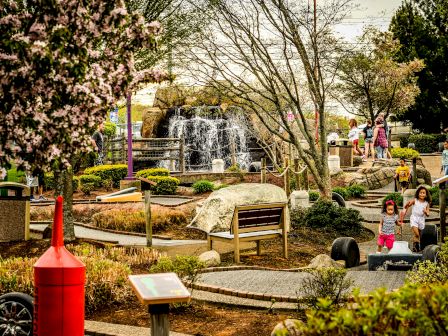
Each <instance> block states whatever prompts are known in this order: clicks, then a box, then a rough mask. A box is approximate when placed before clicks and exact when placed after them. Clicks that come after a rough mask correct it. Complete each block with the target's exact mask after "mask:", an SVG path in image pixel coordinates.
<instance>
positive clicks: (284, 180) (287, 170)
mask: <svg viewBox="0 0 448 336" xmlns="http://www.w3.org/2000/svg"><path fill="white" fill-rule="evenodd" d="M285 169H286V172H285V175H284V177H283V182H284V184H285V192H286V196H289V195H290V194H291V188H290V187H289V159H288V157H287V156H286V157H285Z"/></svg>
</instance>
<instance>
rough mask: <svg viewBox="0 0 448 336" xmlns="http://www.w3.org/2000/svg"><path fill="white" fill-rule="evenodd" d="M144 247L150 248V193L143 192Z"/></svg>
mask: <svg viewBox="0 0 448 336" xmlns="http://www.w3.org/2000/svg"><path fill="white" fill-rule="evenodd" d="M145 224H146V246H148V247H151V246H152V222H151V192H150V191H149V190H146V191H145Z"/></svg>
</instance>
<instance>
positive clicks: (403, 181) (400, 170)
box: [395, 158, 411, 194]
mask: <svg viewBox="0 0 448 336" xmlns="http://www.w3.org/2000/svg"><path fill="white" fill-rule="evenodd" d="M410 177H411V170H410V169H409V167H408V166H407V165H406V162H405V160H404V158H401V159H400V165H399V166H398V167H397V169H396V170H395V180H397V181H398V183H399V184H400V187H401V193H402V194H403V193H404V192H405V190H406V189H407V188H408V186H409V179H410Z"/></svg>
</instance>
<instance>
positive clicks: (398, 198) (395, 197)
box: [382, 192, 403, 207]
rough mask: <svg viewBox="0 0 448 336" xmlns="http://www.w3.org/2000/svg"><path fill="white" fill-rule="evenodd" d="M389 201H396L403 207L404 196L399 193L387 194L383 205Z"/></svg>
mask: <svg viewBox="0 0 448 336" xmlns="http://www.w3.org/2000/svg"><path fill="white" fill-rule="evenodd" d="M388 200H392V201H394V202H395V203H396V204H397V206H399V207H401V206H403V196H402V195H401V193H399V192H396V193H390V194H387V195H386V196H385V197H384V198H383V201H382V205H383V206H384V203H386V201H388Z"/></svg>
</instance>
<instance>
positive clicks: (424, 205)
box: [400, 186, 431, 252]
mask: <svg viewBox="0 0 448 336" xmlns="http://www.w3.org/2000/svg"><path fill="white" fill-rule="evenodd" d="M429 203H431V195H430V194H429V192H428V190H427V189H426V188H425V187H424V186H420V187H418V188H417V191H416V192H415V198H414V199H413V200H411V201H409V202H408V203H406V205H405V206H404V209H405V210H404V211H403V212H402V213H401V216H400V223H403V219H404V216H406V213H407V212H408V209H409V207H411V206H413V207H412V213H411V218H410V222H411V229H412V233H413V234H414V238H413V248H412V251H413V252H419V251H420V237H421V234H422V230H423V229H424V228H425V217H427V216H429Z"/></svg>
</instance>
